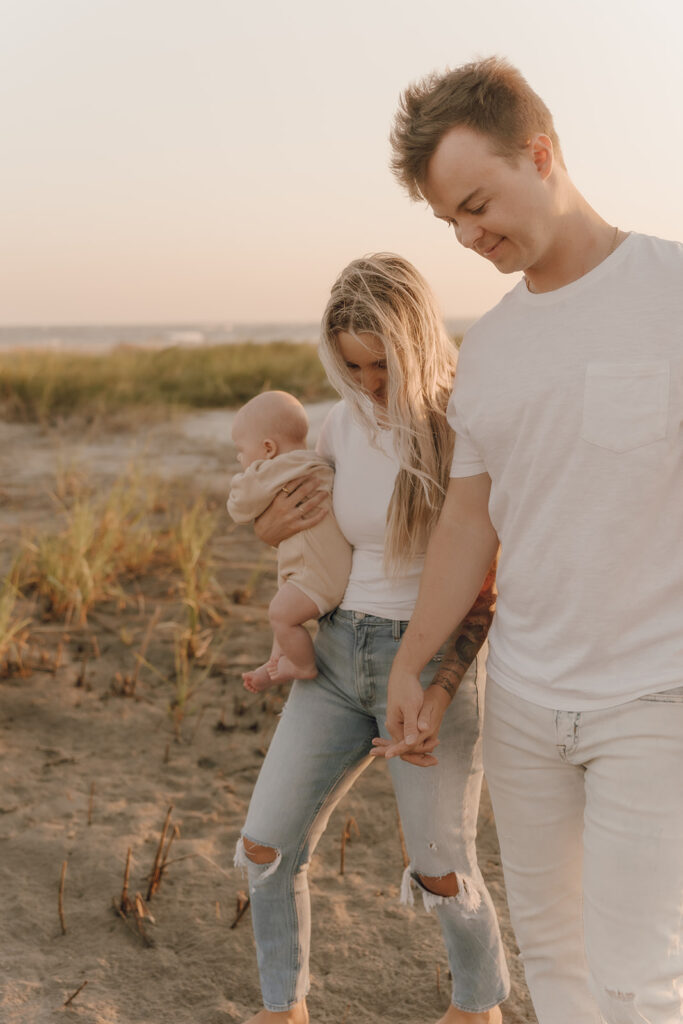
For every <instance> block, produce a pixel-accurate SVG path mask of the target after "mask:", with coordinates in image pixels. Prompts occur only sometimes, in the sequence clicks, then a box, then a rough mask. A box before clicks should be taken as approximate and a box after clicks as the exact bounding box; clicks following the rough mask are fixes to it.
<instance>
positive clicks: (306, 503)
mask: <svg viewBox="0 0 683 1024" xmlns="http://www.w3.org/2000/svg"><path fill="white" fill-rule="evenodd" d="M318 484H319V481H318V480H317V478H316V477H315V476H300V477H296V478H295V479H294V480H290V481H288V482H287V483H286V484H285V486H284V487H282V488H281V489H280V491H279V493H278V494H277V495H276V496H275V498H273V500H272V501H271V503H270V505H269V506H268V508H267V509H266V510H265V512H262V513H261V515H260V516H259V517H258V519H257V520H256V521H255V523H254V533H255V534H256V536H257V537H258V539H259V540H262V541H263V542H264V543H265V544H270V546H271V547H273V548H276V547H277V546H278V545H279V544H280V543H281V542H282V541H283V540H287V538H288V537H293V536H294V534H295V533H301V531H302V530H309V529H310V528H311V526H315V525H316V524H317V523H319V522H321V520H323V519H324V518H325V516H326V515H327V509H326V508H322V507H321V505H322V502H324V500H325V497H326V495H327V492H326V491H325V490H324V489H322V488H320V487H319V486H318Z"/></svg>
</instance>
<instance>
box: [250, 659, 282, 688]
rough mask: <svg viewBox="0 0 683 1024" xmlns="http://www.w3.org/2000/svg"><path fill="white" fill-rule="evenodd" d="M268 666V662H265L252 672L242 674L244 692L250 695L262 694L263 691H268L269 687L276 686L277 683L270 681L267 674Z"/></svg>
mask: <svg viewBox="0 0 683 1024" xmlns="http://www.w3.org/2000/svg"><path fill="white" fill-rule="evenodd" d="M269 664H270V662H266V664H265V665H261V666H260V667H259V668H256V669H254V671H253V672H243V673H242V679H243V680H244V689H245V690H249V692H250V693H263V691H264V690H268V689H269V688H270V687H271V686H277V683H278V681H277V680H273V679H271V678H270V675H269V673H268V665H269Z"/></svg>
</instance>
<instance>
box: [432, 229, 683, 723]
mask: <svg viewBox="0 0 683 1024" xmlns="http://www.w3.org/2000/svg"><path fill="white" fill-rule="evenodd" d="M448 418H449V422H450V423H451V426H452V427H453V428H454V429H455V431H456V444H455V451H454V457H453V467H452V471H451V475H452V476H455V477H465V476H472V475H476V474H479V473H484V472H486V473H488V474H489V476H490V477H491V482H492V483H491V497H490V502H489V512H490V516H491V522H492V523H493V526H494V527H495V529H496V531H497V533H498V536H499V538H500V541H501V560H500V566H499V571H498V590H499V597H498V603H497V610H496V616H495V619H494V623H493V627H492V629H491V632H490V634H489V642H490V653H489V661H488V671H489V673H490V675H491V677H492V678H493V679H495V681H496V682H497V683H499V684H500V685H501V686H503V687H504V688H506V689H508V690H510V691H511V692H513V693H515V694H517V695H518V696H520V697H522V698H524V699H526V700H529V701H532V702H534V703H536V704H539V705H541V706H544V707H551V708H557V709H558V710H573V711H581V710H588V709H593V708H602V707H610V706H612V705H616V704H620V703H623V702H625V701H628V700H631V699H633V698H636V697H639V696H642V695H644V694H646V693H651V692H653V691H657V690H666V689H672V688H675V687H678V686H680V685H681V684H682V683H683V246H681V245H679V244H677V243H675V242H666V241H662V240H661V239H657V238H651V237H648V236H645V235H639V234H631V235H629V236H628V237H627V238H626V239H625V241H624V242H623V243H622V244H621V245H620V246H619V247H618V248H617V249H616V251H615V252H614V253H612V255H611V256H609V257H608V258H607V259H606V260H604V261H603V262H602V263H601V264H600V265H599V266H597V267H596V268H595V269H594V270H592V271H591V272H590V273H588V274H586V275H585V276H584V277H581V278H580V279H578V280H577V281H574V282H572V283H571V284H569V285H567V286H566V287H564V288H559V289H557V290H556V291H553V292H546V293H543V294H532V293H531V292H529V291H528V289H527V288H526V286H525V283H524V281H521V282H520V283H519V284H518V285H517V286H516V287H515V288H513V289H512V291H511V292H509V293H508V294H507V295H506V296H505V297H504V298H503V299H502V301H501V302H500V303H499V304H498V305H497V306H496V307H495V308H494V309H492V310H491V311H490V312H489V313H487V314H486V315H485V316H484V317H483V318H482V319H481V320H479V321H478V323H477V324H475V325H474V326H473V327H472V328H471V329H470V330H469V331H468V333H467V335H466V337H465V340H464V342H463V345H462V348H461V352H460V359H459V363H458V370H457V373H456V378H455V388H454V392H453V395H452V397H451V402H450V405H449V412H448Z"/></svg>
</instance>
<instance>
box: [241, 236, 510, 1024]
mask: <svg viewBox="0 0 683 1024" xmlns="http://www.w3.org/2000/svg"><path fill="white" fill-rule="evenodd" d="M321 359H322V361H323V365H324V366H325V369H326V371H327V374H328V377H329V379H330V381H331V382H332V384H333V385H334V387H335V388H336V390H337V391H338V392H339V394H340V395H341V396H342V401H341V402H340V403H338V404H337V405H336V406H335V407H334V408H333V409H332V411H331V413H330V414H329V416H328V418H327V420H326V421H325V423H324V425H323V428H322V431H321V436H320V439H319V443H318V450H319V451H320V452H321V453H322V454H324V455H326V456H327V457H329V458H330V460H331V461H332V462H333V464H334V466H335V485H334V496H333V502H334V512H335V515H336V517H337V520H338V522H339V525H340V527H341V529H342V532H343V533H344V534H345V536H346V537H347V539H348V540H349V542H350V543H351V544H352V545H353V548H354V553H353V566H352V570H351V576H350V579H349V584H348V587H347V589H346V593H345V595H344V599H343V600H342V602H341V605H340V607H339V608H338V609H337V610H336V611H334V612H332V613H330V614H329V615H326V616H324V617H323V618H322V619H321V621H320V628H319V632H318V636H317V638H316V644H315V647H316V661H317V665H318V676H317V678H316V679H315V680H311V681H305V682H304V681H297V682H295V683H294V685H293V687H292V690H291V693H290V696H289V700H288V702H287V704H286V707H285V710H284V712H283V714H282V717H281V720H280V723H279V725H278V728H277V730H276V733H275V736H274V737H273V741H272V743H271V745H270V748H269V750H268V754H267V756H266V759H265V761H264V764H263V767H262V769H261V773H260V775H259V778H258V780H257V783H256V787H255V789H254V793H253V796H252V800H251V804H250V807H249V812H248V816H247V821H246V823H245V827H244V830H243V833H242V838H241V839H240V841H239V844H238V849H237V854H236V863H237V864H239V865H241V866H244V867H247V868H248V872H249V885H250V892H251V905H252V918H253V924H254V934H255V938H256V944H257V953H258V963H259V971H260V975H261V987H262V993H263V1001H264V1008H263V1009H262V1010H261V1011H259V1012H258V1013H257V1014H256V1015H255V1016H254V1017H252V1018H251V1019H250V1020H249V1022H247V1024H276V1022H285V1024H307V1022H308V1011H307V1008H306V1000H305V997H306V993H307V990H308V952H309V935H310V924H309V921H310V914H309V897H308V888H307V867H308V862H309V860H310V857H311V855H312V853H313V850H314V849H315V846H316V843H317V841H318V839H319V838H320V836H321V835H322V832H323V831H324V829H325V826H326V824H327V821H328V819H329V816H330V814H331V812H332V810H333V808H334V807H335V805H336V804H337V802H338V801H339V799H340V798H341V796H342V795H343V794H344V793H345V792H347V790H348V789H349V787H350V786H351V785H352V784H353V782H354V780H355V779H356V778H357V777H358V775H359V774H360V773H361V772H362V771H363V770H364V768H366V767H367V765H368V764H369V762H370V760H371V756H370V751H371V749H372V742H373V740H374V739H376V738H377V737H385V738H386V737H387V735H388V734H387V732H386V729H385V724H384V720H385V713H386V684H387V681H388V677H389V671H390V668H391V663H392V660H393V657H394V654H395V652H396V649H397V646H398V643H399V641H400V638H401V634H402V632H403V631H404V629H405V627H406V625H407V622H408V620H409V618H410V614H411V612H412V609H413V606H414V604H415V601H416V598H417V591H418V584H419V576H420V571H421V567H422V562H423V552H424V550H425V547H426V543H427V538H428V536H429V533H430V530H431V528H432V526H433V525H434V523H435V521H436V518H437V517H438V513H439V510H440V507H441V504H442V502H443V495H444V492H445V487H446V484H447V482H448V473H449V468H450V458H451V454H452V443H453V439H452V435H451V432H450V429H449V427H448V425H447V422H446V415H445V412H446V404H447V401H448V397H449V394H450V390H451V383H452V377H453V372H454V369H455V353H454V350H453V346H452V344H451V342H450V341H449V339H448V337H447V336H446V334H445V331H444V329H443V325H442V323H441V320H440V317H439V314H438V311H437V308H436V305H435V301H434V298H433V296H432V294H431V292H430V291H429V288H428V286H427V284H426V282H425V281H424V279H423V278H422V277H421V276H420V275H419V274H418V273H417V271H416V270H415V269H414V267H412V266H411V265H410V264H409V263H407V261H405V260H403V259H402V258H401V257H399V256H394V255H391V254H378V255H374V256H369V257H366V258H363V259H360V260H355V261H354V262H353V263H351V264H350V265H349V266H348V267H347V268H346V269H345V270H344V271H343V272H342V274H341V275H340V276H339V278H338V279H337V281H336V282H335V284H334V286H333V288H332V293H331V296H330V300H329V302H328V305H327V308H326V310H325V313H324V315H323V322H322V342H321ZM299 484H301V482H300V481H294V482H293V484H290V485H289V486H288V490H289V491H290V492H291V491H292V490H293V488H294V487H296V488H297V489H296V490H294V493H290V494H289V495H288V494H282V495H279V496H278V498H277V499H276V500H275V501H274V502H273V505H272V506H271V508H270V509H269V510H268V511H267V512H266V513H265V514H264V516H263V517H262V519H261V521H260V525H259V531H258V532H259V536H261V538H262V539H264V540H267V541H268V542H269V543H274V544H277V543H279V542H280V541H281V540H282V539H283V538H284V537H285V536H287V535H290V534H291V533H293V532H295V530H297V529H303V528H306V527H308V526H310V525H311V524H312V523H313V522H314V521H315V520H316V519H317V518H319V516H320V512H319V510H317V509H316V500H317V499H316V497H315V495H311V492H310V486H308V484H307V483H306V482H305V483H304V484H303V485H301V486H297V485H299ZM491 587H492V582H491V581H488V583H487V585H485V589H484V590H483V591H482V594H481V595H480V600H479V602H478V604H477V605H476V606H475V608H474V609H473V611H472V613H470V616H469V617H468V619H466V620H465V621H464V622H463V623H462V624H461V626H460V627H459V630H458V631H457V635H454V637H453V638H452V643H451V644H450V645H448V649H447V651H446V663H447V665H448V673H447V674H448V678H447V679H446V680H445V682H444V681H443V677H444V671H443V664H444V663H443V662H440V660H439V656H437V657H436V658H435V659H434V660H433V662H432V663H431V664H430V665H429V666H428V667H427V669H426V670H425V672H424V674H423V683H424V685H425V687H426V686H428V685H429V684H430V683H431V684H433V685H434V686H436V687H437V689H436V690H435V691H434V692H435V693H437V694H438V695H440V698H443V700H442V704H441V707H440V710H439V712H438V713H439V714H440V713H441V712H442V711H444V709H445V708H446V707H447V705H448V700H449V693H451V692H452V690H453V689H454V687H453V686H452V682H451V680H452V678H453V677H454V676H455V677H456V685H457V682H459V681H460V679H462V682H461V683H460V685H459V687H458V690H457V693H456V695H455V699H454V700H453V702H452V704H451V705H450V707H447V710H445V713H444V715H443V724H442V726H441V732H440V744H441V745H440V747H439V758H438V762H437V759H436V758H435V757H434V756H432V754H431V753H429V752H418V753H416V754H413V755H410V756H408V757H407V758H406V760H412V761H413V762H414V763H417V764H420V765H430V766H432V767H430V768H429V770H428V771H416V770H415V767H413V766H412V765H411V764H409V763H405V762H402V761H400V760H398V759H393V760H391V761H390V762H389V765H390V771H391V776H392V781H393V784H394V789H395V792H396V798H397V802H398V807H399V813H400V816H401V821H402V824H403V830H404V834H405V839H406V846H407V849H408V851H409V854H410V857H411V864H410V866H409V867H408V868H407V869H406V873H405V875H404V879H403V885H402V898H403V899H404V900H405V901H409V902H412V899H413V895H412V888H413V886H416V887H417V888H418V890H420V891H421V892H422V896H423V899H424V904H425V907H426V908H427V909H428V910H429V909H431V908H434V909H435V910H436V913H437V915H438V916H439V920H440V924H441V928H442V932H443V936H444V941H445V944H446V948H447V952H448V957H449V963H450V968H451V973H452V976H453V994H452V1003H451V1005H450V1007H449V1009H448V1011H447V1013H446V1014H445V1016H444V1017H443V1018H442V1020H441V1022H440V1024H475V1022H495V1021H499V1020H500V1019H501V1018H500V1011H499V1009H498V1004H499V1003H500V1002H501V1000H502V999H504V998H505V997H506V995H507V993H508V985H509V983H508V976H507V969H506V966H505V960H504V955H503V951H502V946H501V940H500V934H499V931H498V923H497V920H496V915H495V912H494V909H493V905H492V903H491V899H490V897H489V894H488V892H487V890H486V887H485V885H484V882H483V879H482V877H481V874H480V872H479V869H478V867H477V862H476V851H475V845H474V843H475V832H476V820H477V810H478V805H479V793H480V789H481V779H482V770H481V739H480V725H481V722H480V704H481V698H482V696H483V693H482V692H480V691H481V690H482V687H483V678H482V676H481V673H480V674H479V676H477V668H476V663H473V664H472V665H471V666H470V667H469V668H468V664H469V662H470V661H471V660H472V658H473V657H474V656H475V654H476V651H477V650H478V648H479V647H480V646H481V643H482V642H483V639H484V637H485V633H486V628H487V627H488V622H489V621H490V611H489V609H490V606H491ZM482 609H484V611H483V612H482ZM482 620H485V621H486V625H485V626H482ZM464 648H469V649H470V653H469V654H467V655H466V661H465V663H463V662H462V660H461V658H460V656H459V655H458V651H462V650H463V649H464ZM440 668H441V675H440V677H439V678H437V679H436V680H435V677H436V674H437V673H438V672H439V670H440ZM434 680H435V681H434ZM433 681H434V682H433ZM441 685H443V689H441V688H440V687H441ZM416 1024H417V1022H416Z"/></svg>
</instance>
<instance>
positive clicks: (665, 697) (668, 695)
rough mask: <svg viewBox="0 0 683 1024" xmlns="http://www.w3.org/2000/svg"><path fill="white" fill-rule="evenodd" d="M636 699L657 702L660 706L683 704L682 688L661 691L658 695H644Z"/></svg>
mask: <svg viewBox="0 0 683 1024" xmlns="http://www.w3.org/2000/svg"><path fill="white" fill-rule="evenodd" d="M638 699H639V700H649V701H657V702H661V703H662V704H683V686H676V687H675V688H674V689H673V690H661V691H660V692H659V693H646V694H645V696H643V697H639V698H638Z"/></svg>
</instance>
